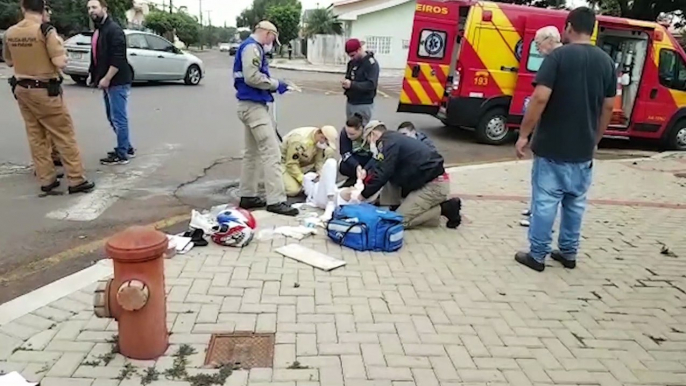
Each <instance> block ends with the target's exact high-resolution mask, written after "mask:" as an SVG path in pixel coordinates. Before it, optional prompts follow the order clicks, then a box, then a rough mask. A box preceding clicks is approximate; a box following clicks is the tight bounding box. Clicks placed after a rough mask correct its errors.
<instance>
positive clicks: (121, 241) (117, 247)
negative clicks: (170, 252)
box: [105, 225, 169, 263]
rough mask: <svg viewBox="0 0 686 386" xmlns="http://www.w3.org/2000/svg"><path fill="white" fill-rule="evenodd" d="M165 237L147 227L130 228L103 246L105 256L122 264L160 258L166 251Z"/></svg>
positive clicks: (167, 242) (166, 240) (166, 239)
mask: <svg viewBox="0 0 686 386" xmlns="http://www.w3.org/2000/svg"><path fill="white" fill-rule="evenodd" d="M168 245H169V239H168V238H167V236H166V235H165V234H164V233H162V232H160V231H158V230H156V229H155V228H153V227H149V226H147V227H146V226H139V225H136V226H132V227H130V228H128V229H126V230H124V231H123V232H120V233H117V234H116V235H114V236H112V237H111V238H110V239H109V240H108V241H107V244H106V245H105V251H106V252H107V255H108V256H109V257H111V258H112V259H114V260H118V261H122V262H130V263H136V262H139V263H140V262H144V261H148V260H153V259H156V258H159V257H160V256H162V254H163V253H164V252H165V251H166V250H167V247H168Z"/></svg>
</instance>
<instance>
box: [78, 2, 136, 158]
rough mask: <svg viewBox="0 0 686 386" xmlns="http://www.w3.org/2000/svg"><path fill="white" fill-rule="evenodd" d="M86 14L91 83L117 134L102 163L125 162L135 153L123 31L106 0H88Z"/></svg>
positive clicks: (129, 74) (129, 80)
mask: <svg viewBox="0 0 686 386" xmlns="http://www.w3.org/2000/svg"><path fill="white" fill-rule="evenodd" d="M87 6H88V15H89V16H90V18H91V19H92V20H93V23H94V25H95V31H94V33H93V37H92V39H91V64H90V68H89V70H88V73H89V74H90V82H91V84H93V85H95V86H96V87H98V88H99V89H101V90H102V91H103V98H104V100H105V113H106V114H107V120H108V121H109V123H110V126H112V129H113V130H114V133H115V134H116V135H117V146H116V147H115V148H114V151H111V152H109V153H107V157H105V158H102V159H101V160H100V163H101V164H103V165H125V164H127V163H129V160H130V158H133V157H135V156H136V153H135V150H134V149H133V146H131V141H130V139H129V112H128V108H129V107H128V106H129V94H130V93H131V82H132V81H133V74H132V72H131V67H129V62H128V59H127V58H126V36H125V35H124V31H123V30H122V28H121V27H120V26H119V24H117V23H116V22H115V21H114V20H112V18H111V17H110V16H109V15H108V14H107V0H89V1H88V3H87Z"/></svg>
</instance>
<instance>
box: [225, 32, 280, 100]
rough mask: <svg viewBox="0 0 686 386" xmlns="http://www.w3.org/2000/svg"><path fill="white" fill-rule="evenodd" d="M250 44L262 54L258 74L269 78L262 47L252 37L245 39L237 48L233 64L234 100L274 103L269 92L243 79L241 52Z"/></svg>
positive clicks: (267, 65)
mask: <svg viewBox="0 0 686 386" xmlns="http://www.w3.org/2000/svg"><path fill="white" fill-rule="evenodd" d="M250 44H256V45H257V47H259V49H260V51H261V52H262V65H261V66H260V72H261V73H263V74H265V75H267V77H270V75H269V63H268V62H267V57H266V55H265V54H264V49H263V48H262V45H261V44H260V43H258V42H257V40H255V39H253V37H252V36H251V37H249V38H247V39H245V40H244V41H243V43H241V45H240V47H238V51H237V52H236V59H235V61H234V62H233V87H234V88H235V89H236V98H238V100H239V101H251V102H257V103H271V102H274V96H272V93H271V91H268V90H260V89H257V88H254V87H251V86H249V85H247V84H246V83H245V78H244V77H243V50H245V47H247V46H248V45H250Z"/></svg>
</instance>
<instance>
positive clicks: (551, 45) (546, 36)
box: [534, 25, 562, 56]
mask: <svg viewBox="0 0 686 386" xmlns="http://www.w3.org/2000/svg"><path fill="white" fill-rule="evenodd" d="M534 44H535V45H536V49H537V50H538V52H540V53H541V55H543V56H548V55H550V53H551V52H553V50H554V49H556V48H558V47H560V46H561V45H562V42H561V38H560V31H559V30H558V29H557V27H554V26H552V25H549V26H547V27H543V28H541V29H539V30H538V31H536V36H535V37H534Z"/></svg>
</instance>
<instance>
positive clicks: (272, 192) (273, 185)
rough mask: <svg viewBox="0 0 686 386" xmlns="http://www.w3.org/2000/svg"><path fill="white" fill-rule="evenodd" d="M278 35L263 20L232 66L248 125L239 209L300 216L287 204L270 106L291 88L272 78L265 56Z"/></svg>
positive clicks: (240, 112)
mask: <svg viewBox="0 0 686 386" xmlns="http://www.w3.org/2000/svg"><path fill="white" fill-rule="evenodd" d="M278 37H279V32H278V31H277V29H276V26H274V24H272V23H271V22H269V21H262V22H260V23H259V24H257V26H256V27H255V32H254V33H253V34H252V35H251V36H250V37H249V38H248V39H246V40H244V41H243V43H241V45H240V47H239V48H238V51H237V52H236V58H235V61H234V64H233V78H234V87H235V88H236V98H238V118H239V119H240V120H241V122H243V125H244V126H245V133H244V135H245V153H244V155H243V167H242V170H241V182H240V187H239V191H240V195H241V201H240V207H241V208H243V209H255V208H261V207H264V206H266V207H267V211H269V212H272V213H276V214H281V215H285V216H297V215H298V210H297V209H295V208H292V207H291V206H289V205H288V204H287V203H286V190H285V188H284V182H283V177H282V176H283V164H282V163H281V150H280V148H279V142H278V139H277V137H276V131H275V130H274V127H273V124H272V119H271V117H270V115H269V107H268V103H272V102H274V96H273V93H274V92H278V93H279V94H283V93H285V92H286V91H288V85H287V84H286V83H285V82H283V81H279V80H276V79H272V78H271V76H270V75H269V63H268V62H267V58H266V55H265V54H266V53H267V52H271V50H272V49H273V47H274V42H276V44H280V43H279V39H278ZM258 158H259V159H260V161H261V162H262V164H261V167H262V168H263V169H264V180H265V181H264V185H265V190H266V191H267V200H266V201H265V200H263V199H261V198H259V197H258V196H257V176H258V175H259V173H258V169H257V161H258Z"/></svg>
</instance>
